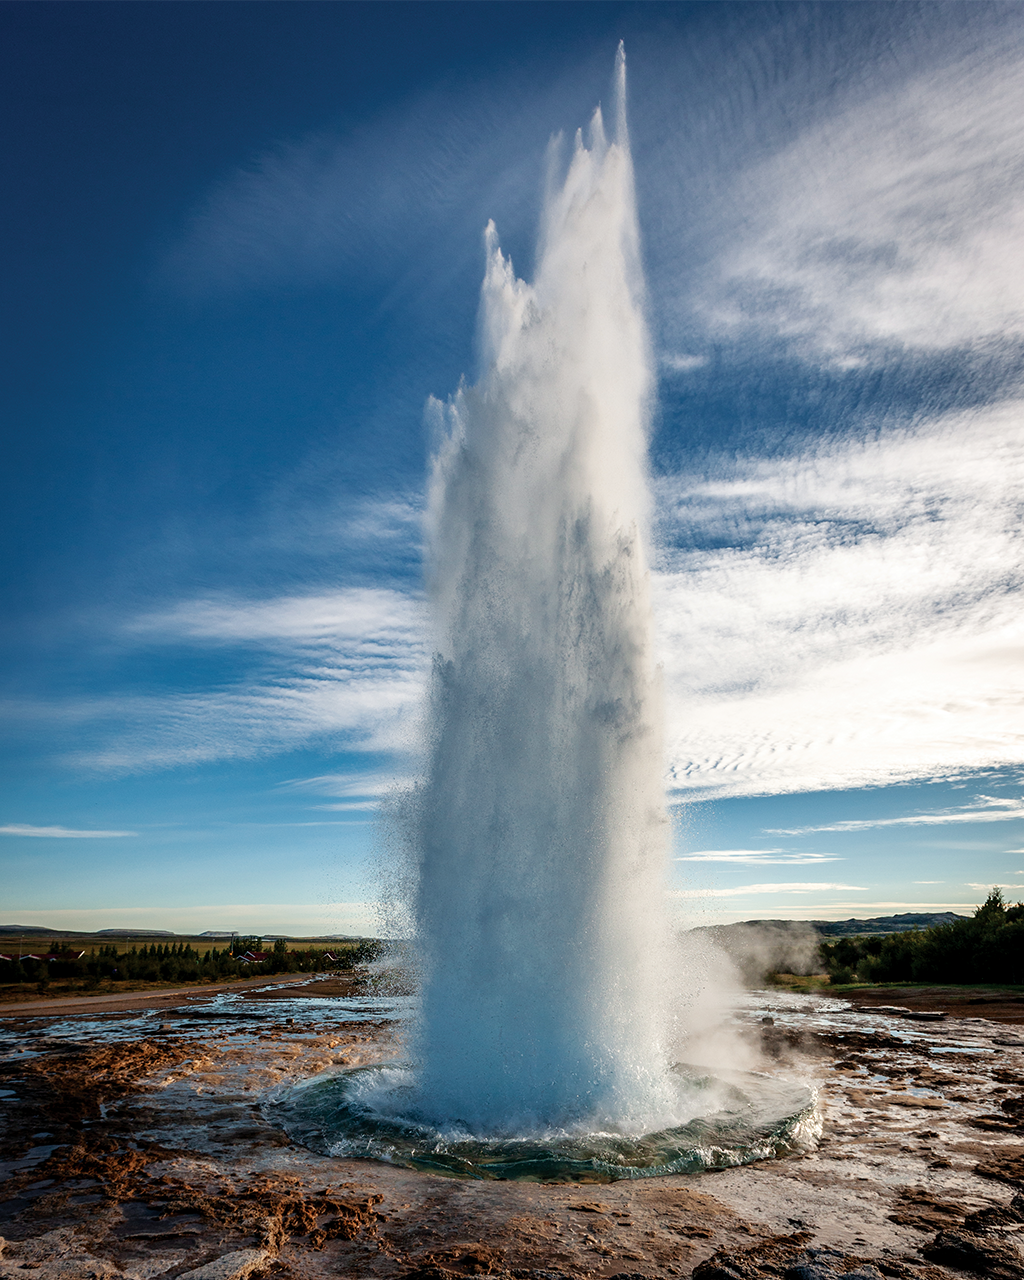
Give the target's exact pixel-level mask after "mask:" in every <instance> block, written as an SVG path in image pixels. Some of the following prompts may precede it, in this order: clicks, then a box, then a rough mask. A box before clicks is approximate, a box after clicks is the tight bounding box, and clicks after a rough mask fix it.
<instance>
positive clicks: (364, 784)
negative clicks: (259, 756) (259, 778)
mask: <svg viewBox="0 0 1024 1280" xmlns="http://www.w3.org/2000/svg"><path fill="white" fill-rule="evenodd" d="M407 782H408V779H407V778H406V777H404V776H402V775H400V774H398V773H396V772H395V771H393V770H387V769H369V770H368V769H353V770H351V771H350V772H348V773H322V774H318V775H316V776H315V777H312V778H289V779H287V780H286V781H284V782H281V783H278V786H279V787H280V788H281V789H282V790H288V791H310V792H313V793H314V794H316V795H323V796H337V797H338V798H343V797H346V796H352V797H355V798H365V797H370V796H372V797H374V798H379V797H380V796H383V795H386V794H387V793H388V792H390V791H393V790H394V789H395V788H396V787H398V786H403V785H406V784H407Z"/></svg>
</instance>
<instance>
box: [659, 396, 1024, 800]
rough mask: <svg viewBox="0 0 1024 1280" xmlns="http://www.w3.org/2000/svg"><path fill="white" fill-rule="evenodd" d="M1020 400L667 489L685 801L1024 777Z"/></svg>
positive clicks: (669, 666) (674, 779) (668, 583)
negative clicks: (984, 772) (986, 774)
mask: <svg viewBox="0 0 1024 1280" xmlns="http://www.w3.org/2000/svg"><path fill="white" fill-rule="evenodd" d="M1022 488H1024V403H1008V404H1004V405H1001V406H997V407H993V408H988V409H986V410H984V411H978V412H976V413H972V414H958V415H953V416H950V417H948V418H945V419H943V420H941V421H938V422H930V423H928V422H925V423H922V424H920V425H918V426H915V427H913V428H907V429H896V428H892V429H889V430H886V431H884V432H880V433H879V434H878V435H877V436H876V437H875V438H873V439H871V440H867V441H865V440H853V441H850V440H847V441H844V442H838V443H837V442H832V443H827V444H823V445H822V446H820V447H819V448H818V449H817V450H815V451H814V452H813V453H811V454H805V455H803V456H795V457H793V456H787V457H777V458H767V459H753V458H751V459H748V460H745V461H743V460H741V461H739V462H736V463H733V464H730V465H729V466H728V467H725V466H724V464H723V467H722V469H721V470H720V471H719V472H718V473H717V474H716V475H713V476H709V477H707V478H705V479H703V480H693V479H690V480H687V479H684V478H683V477H678V476H669V477H665V478H663V479H662V480H661V481H659V484H658V498H659V512H660V524H659V531H660V538H661V540H662V544H663V550H662V552H661V554H660V556H659V568H660V573H659V575H658V577H657V579H656V581H655V602H656V619H657V623H658V627H659V632H660V638H661V653H662V661H663V664H664V670H665V686H666V692H667V696H668V704H669V706H668V738H669V750H670V767H669V783H670V786H671V787H672V788H673V789H676V790H678V792H679V793H680V795H682V796H686V795H691V796H692V795H695V794H701V793H706V794H719V795H729V794H733V795H741V794H757V793H779V792H786V791H813V790H829V789H833V788H842V787H856V786H877V785H884V784H887V783H891V782H894V781H899V780H903V779H911V778H922V777H943V776H951V775H955V774H959V773H969V772H970V771H972V770H981V769H986V768H995V767H1001V766H1006V765H1015V764H1020V763H1024V729H1022V726H1024V668H1022V666H1021V663H1020V658H1019V654H1020V651H1021V646H1022V644H1024V623H1022V621H1021V619H1022V618H1024V546H1022V544H1021V540H1020V536H1019V531H1018V530H1019V494H1020V492H1021V491H1022Z"/></svg>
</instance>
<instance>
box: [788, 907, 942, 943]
mask: <svg viewBox="0 0 1024 1280" xmlns="http://www.w3.org/2000/svg"><path fill="white" fill-rule="evenodd" d="M966 919H967V916H958V915H957V914H956V912H954V911H935V912H929V911H905V912H904V913H903V914H902V915H898V916H872V917H871V918H870V919H869V920H855V919H852V918H851V919H849V920H809V921H808V924H811V925H813V926H814V928H815V929H817V931H818V932H819V933H820V934H821V935H822V936H823V937H826V938H847V937H849V936H850V935H851V934H858V933H906V932H907V930H908V929H930V928H931V927H932V926H933V925H936V924H952V923H953V921H954V920H966Z"/></svg>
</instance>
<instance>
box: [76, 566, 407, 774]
mask: <svg viewBox="0 0 1024 1280" xmlns="http://www.w3.org/2000/svg"><path fill="white" fill-rule="evenodd" d="M124 634H125V635H126V636H127V637H128V638H129V639H130V640H131V641H133V642H134V643H136V644H139V643H145V644H160V645H188V646H192V647H198V648H209V647H218V648H220V647H224V646H233V647H236V648H238V649H240V650H242V651H243V652H245V651H248V652H249V653H250V654H251V653H252V651H253V650H255V651H256V656H255V657H252V658H247V657H242V658H241V659H240V661H239V669H240V670H241V671H243V672H245V670H246V667H247V666H248V667H249V668H250V670H249V673H248V674H247V675H243V676H242V677H240V678H239V679H238V680H237V681H235V682H234V683H232V684H229V685H227V686H225V687H212V688H205V689H204V688H198V689H188V690H183V691H171V692H168V693H166V694H162V695H152V696H148V697H135V698H111V699H110V700H108V701H103V700H102V699H97V700H95V701H94V703H93V704H92V706H91V709H90V710H91V719H92V720H93V722H94V724H93V726H92V728H91V729H90V734H91V737H92V738H93V739H94V742H93V743H92V744H91V745H88V746H85V747H81V748H80V749H79V750H77V751H76V752H74V753H73V754H72V756H71V759H72V760H73V761H74V762H75V763H77V764H79V765H84V766H86V767H88V768H92V769H99V770H104V771H112V772H135V771H138V770H140V769H147V768H164V767H174V766H177V765H186V764H195V763H200V762H204V761H210V760H222V759H231V758H245V757H250V756H254V755H259V754H266V753H274V752H281V751H288V750H292V749H295V748H297V747H302V746H307V745H310V744H313V743H320V744H325V743H327V744H331V745H332V746H334V747H336V748H341V747H347V748H349V749H355V750H358V751H401V750H403V749H406V748H408V746H409V743H410V738H411V736H412V734H413V733H414V729H413V726H414V724H415V722H416V717H417V715H418V713H419V708H420V704H421V700H422V694H423V687H424V679H425V670H426V662H427V654H426V646H425V638H424V625H423V606H422V603H421V601H420V600H419V599H418V598H417V597H415V596H412V595H403V594H402V593H401V592H398V591H395V590H389V589H361V588H358V589H348V590H343V591H335V592H328V593H323V594H319V595H304V596H297V595H289V596H281V597H276V598H270V599H263V600H245V599H239V598H235V597H203V598H199V599H195V600H186V601H181V602H179V603H178V604H176V605H173V606H171V607H170V608H167V609H164V610H160V611H155V612H150V613H148V614H146V615H144V616H142V617H141V618H137V619H133V620H131V621H130V622H129V623H127V624H126V626H125V627H124ZM86 718H87V717H86V716H85V714H84V713H82V712H81V710H80V711H79V720H83V719H86ZM314 789H315V788H314ZM329 794H334V793H329ZM360 794H364V793H360Z"/></svg>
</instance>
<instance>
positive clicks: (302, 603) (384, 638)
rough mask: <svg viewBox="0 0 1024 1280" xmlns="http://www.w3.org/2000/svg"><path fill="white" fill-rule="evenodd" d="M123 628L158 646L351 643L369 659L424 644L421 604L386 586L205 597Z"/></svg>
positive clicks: (333, 644)
mask: <svg viewBox="0 0 1024 1280" xmlns="http://www.w3.org/2000/svg"><path fill="white" fill-rule="evenodd" d="M127 629H128V630H129V631H130V632H131V633H133V634H134V635H136V636H138V637H139V638H146V639H148V640H150V641H153V642H156V643H164V644H168V643H170V644H173V643H195V642H197V641H198V642H205V643H214V642H223V643H226V644H281V643H284V644H288V645H293V644H296V643H306V644H315V645H318V646H324V645H326V646H329V647H333V648H342V647H344V648H345V649H346V650H347V651H349V652H351V650H350V648H349V646H351V645H352V644H353V642H354V643H355V644H356V645H357V646H358V651H359V652H360V653H361V654H363V655H365V656H366V657H368V658H373V657H380V658H382V659H386V658H388V657H389V656H391V655H392V654H393V653H394V652H395V650H396V649H397V650H401V649H402V648H403V647H407V646H409V645H418V644H419V643H420V642H421V637H422V631H423V613H422V605H421V603H420V602H419V601H418V600H417V599H416V598H415V597H413V596H411V595H409V594H408V593H404V592H400V591H395V590H392V589H388V588H370V587H362V588H361V587H352V588H348V589H346V590H341V591H332V592H326V593H320V594H316V595H292V596H277V597H274V598H271V599H267V600H246V599H238V598H232V597H230V596H207V597H200V598H199V599H194V600H183V601H179V602H178V603H176V604H174V605H172V606H171V607H170V608H167V609H163V610H158V611H156V612H153V613H147V614H143V615H142V616H141V617H138V618H134V619H132V620H131V621H130V622H129V623H128V624H127Z"/></svg>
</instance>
